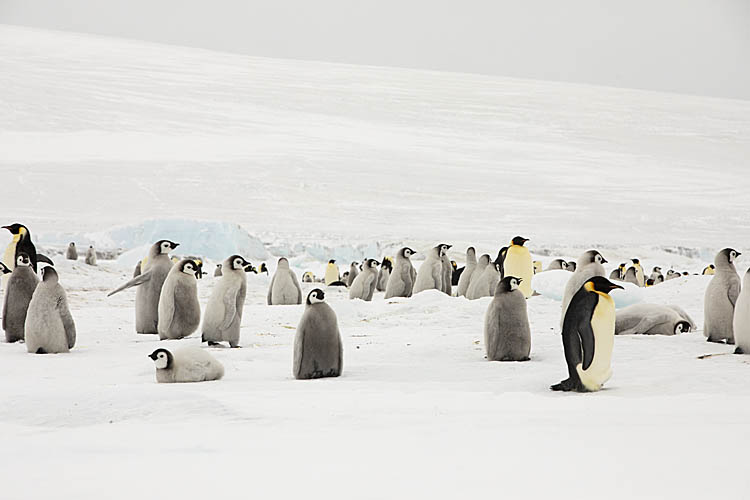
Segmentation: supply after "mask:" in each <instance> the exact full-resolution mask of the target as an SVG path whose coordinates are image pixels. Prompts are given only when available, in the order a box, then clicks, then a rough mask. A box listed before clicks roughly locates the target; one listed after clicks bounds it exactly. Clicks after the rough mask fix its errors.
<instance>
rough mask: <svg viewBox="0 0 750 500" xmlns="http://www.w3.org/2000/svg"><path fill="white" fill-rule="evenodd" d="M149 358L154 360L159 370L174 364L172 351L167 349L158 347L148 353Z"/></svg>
mask: <svg viewBox="0 0 750 500" xmlns="http://www.w3.org/2000/svg"><path fill="white" fill-rule="evenodd" d="M148 357H149V358H151V359H153V360H154V364H155V365H156V369H157V370H166V369H167V368H170V367H171V366H172V361H174V357H173V356H172V353H171V352H169V351H168V350H166V349H157V350H155V351H154V352H152V353H151V354H149V355H148Z"/></svg>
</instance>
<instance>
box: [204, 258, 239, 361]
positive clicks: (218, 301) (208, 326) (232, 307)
mask: <svg viewBox="0 0 750 500" xmlns="http://www.w3.org/2000/svg"><path fill="white" fill-rule="evenodd" d="M248 266H250V263H249V262H248V261H246V260H245V259H244V258H243V257H242V256H240V255H232V256H231V257H229V258H227V259H226V260H225V261H224V263H223V266H222V269H225V270H226V272H224V273H223V274H222V276H221V279H220V280H219V281H218V282H217V283H216V285H215V286H214V289H213V291H212V292H211V297H210V298H209V299H208V305H206V312H205V314H204V315H203V326H202V327H201V332H202V336H201V341H203V342H208V345H214V344H217V343H219V342H228V343H229V346H230V347H239V344H240V323H242V311H243V309H244V308H245V295H246V294H247V278H246V277H245V269H246V268H247V267H248Z"/></svg>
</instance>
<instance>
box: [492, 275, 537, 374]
mask: <svg viewBox="0 0 750 500" xmlns="http://www.w3.org/2000/svg"><path fill="white" fill-rule="evenodd" d="M520 280H521V278H516V277H515V276H506V277H504V278H503V279H502V280H500V282H499V283H498V284H497V288H495V293H494V297H493V299H492V301H491V302H490V305H489V307H488V308H487V313H486V314H485V317H484V345H485V349H486V352H487V359H488V360H489V361H528V360H529V353H530V352H531V329H530V328H529V316H528V314H527V312H526V297H525V296H524V294H523V292H521V290H520V289H519V285H520Z"/></svg>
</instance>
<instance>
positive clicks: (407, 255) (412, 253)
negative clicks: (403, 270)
mask: <svg viewBox="0 0 750 500" xmlns="http://www.w3.org/2000/svg"><path fill="white" fill-rule="evenodd" d="M412 255H414V252H413V251H412V249H411V248H407V249H406V250H404V257H411V256H412Z"/></svg>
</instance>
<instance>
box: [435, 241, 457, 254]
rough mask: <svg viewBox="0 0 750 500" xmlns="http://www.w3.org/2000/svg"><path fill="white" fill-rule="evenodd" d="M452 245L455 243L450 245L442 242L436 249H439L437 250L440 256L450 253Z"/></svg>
mask: <svg viewBox="0 0 750 500" xmlns="http://www.w3.org/2000/svg"><path fill="white" fill-rule="evenodd" d="M452 246H453V245H449V244H447V243H441V244H439V245H438V246H436V247H435V248H436V249H437V251H438V256H439V257H442V256H443V255H445V254H446V253H448V250H449V249H450V247H452Z"/></svg>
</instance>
